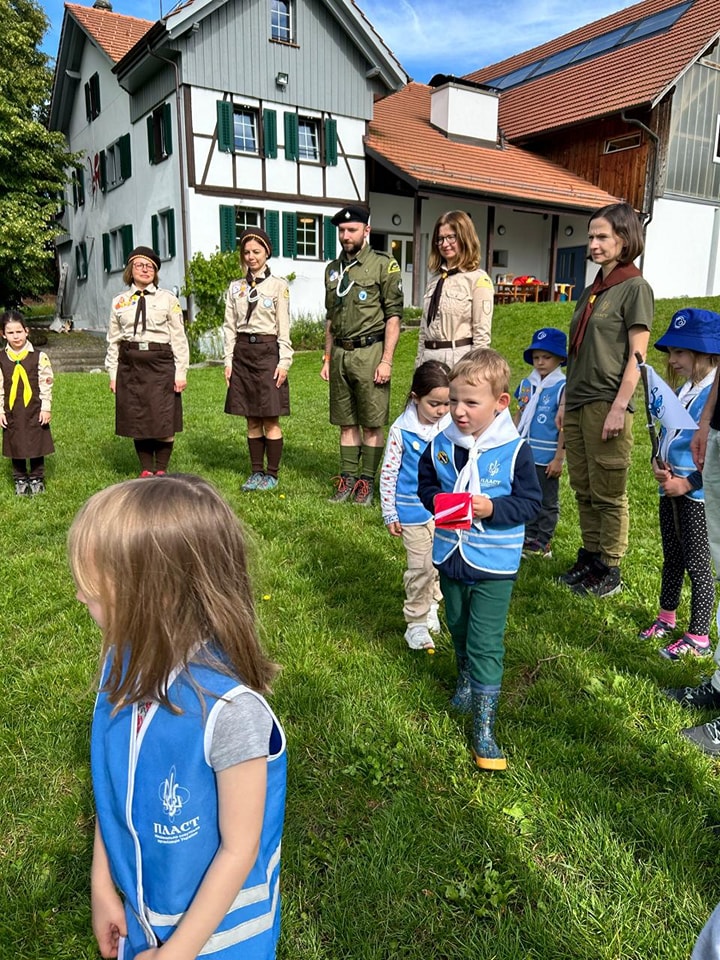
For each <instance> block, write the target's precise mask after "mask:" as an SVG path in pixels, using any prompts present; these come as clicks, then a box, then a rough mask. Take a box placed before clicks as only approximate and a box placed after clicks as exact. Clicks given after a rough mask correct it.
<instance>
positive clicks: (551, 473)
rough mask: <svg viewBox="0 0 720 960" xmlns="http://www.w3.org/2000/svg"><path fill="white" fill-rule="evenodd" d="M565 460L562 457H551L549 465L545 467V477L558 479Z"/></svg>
mask: <svg viewBox="0 0 720 960" xmlns="http://www.w3.org/2000/svg"><path fill="white" fill-rule="evenodd" d="M564 463H565V460H564V459H563V458H562V457H553V458H552V460H551V461H550V463H549V464H548V465H547V466H546V467H545V476H546V477H559V476H560V474H561V473H562V471H563V464H564Z"/></svg>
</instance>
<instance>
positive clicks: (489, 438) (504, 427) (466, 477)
mask: <svg viewBox="0 0 720 960" xmlns="http://www.w3.org/2000/svg"><path fill="white" fill-rule="evenodd" d="M445 436H446V437H447V438H448V439H449V440H451V441H452V442H453V443H454V444H455V446H456V447H464V448H465V449H466V450H467V451H468V461H467V463H466V464H465V466H464V467H463V468H462V470H461V471H460V473H459V474H458V478H457V480H456V481H455V486H454V487H453V492H454V493H464V492H465V491H466V490H467V491H469V492H470V493H472V494H478V493H480V492H481V489H480V473H479V471H478V466H477V462H478V459H479V458H480V456H481V455H482V454H483V453H485V451H486V450H492V449H493V447H501V446H502V445H503V444H505V443H509V442H510V441H511V440H517V439H518V432H517V430H516V428H515V424H514V423H513V422H512V417H511V416H510V411H509V410H507V409H505V410H501V411H500V413H499V414H498V415H497V416H496V417H495V419H494V420H493V422H492V423H491V424H490V426H489V427H487V428H486V429H485V430H483V432H482V433H481V434H480V436H479V437H477V439H476V438H475V437H474V436H473V435H472V434H465V433H461V432H460V431H459V430H458V428H457V427H456V426H455V424H454V423H452V424H451V425H450V426H449V427H448V428H447V429H446V430H445Z"/></svg>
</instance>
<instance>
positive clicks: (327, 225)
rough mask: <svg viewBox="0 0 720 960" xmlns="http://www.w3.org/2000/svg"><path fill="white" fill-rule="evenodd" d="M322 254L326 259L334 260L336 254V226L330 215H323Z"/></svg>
mask: <svg viewBox="0 0 720 960" xmlns="http://www.w3.org/2000/svg"><path fill="white" fill-rule="evenodd" d="M323 256H324V257H325V259H326V260H334V259H335V257H336V256H337V227H336V226H335V225H334V224H333V222H332V217H323Z"/></svg>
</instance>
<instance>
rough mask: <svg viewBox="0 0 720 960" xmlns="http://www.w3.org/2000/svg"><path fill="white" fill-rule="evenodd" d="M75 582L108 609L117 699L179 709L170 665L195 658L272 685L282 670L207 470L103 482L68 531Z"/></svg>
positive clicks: (231, 523)
mask: <svg viewBox="0 0 720 960" xmlns="http://www.w3.org/2000/svg"><path fill="white" fill-rule="evenodd" d="M68 554H69V559H70V566H71V569H72V573H73V576H74V578H75V582H76V584H77V586H78V587H79V589H80V590H81V591H82V593H83V594H84V595H85V597H87V598H89V599H94V600H97V601H98V602H99V603H100V605H101V607H102V610H103V616H104V624H103V645H102V654H103V657H102V659H103V660H104V658H105V655H106V654H108V653H110V656H111V665H110V670H109V672H108V675H107V678H106V680H105V684H104V686H103V690H104V691H105V692H106V693H107V696H108V699H109V700H110V702H111V703H112V704H114V705H115V707H116V709H119V708H120V707H123V706H127V705H129V704H132V703H138V702H144V701H146V700H156V701H158V702H159V703H162V704H163V705H164V706H166V707H168V708H169V709H171V710H176V709H177V708H176V707H174V706H173V704H172V703H171V701H170V699H169V696H168V687H169V685H170V680H171V674H172V672H173V671H174V670H176V669H178V668H180V669H182V668H184V667H186V666H187V665H188V664H189V663H191V662H194V663H204V664H208V665H210V666H212V667H214V668H216V669H219V670H220V671H222V672H224V673H226V674H229V675H233V676H235V675H237V676H238V677H239V678H240V679H242V681H243V682H244V683H246V684H247V685H248V686H249V687H252V688H253V689H254V690H257V691H259V692H264V691H266V690H267V689H268V685H269V683H270V680H271V679H272V677H273V675H274V674H275V672H276V669H277V668H276V667H275V665H274V664H272V663H271V662H270V661H269V660H268V659H267V657H266V656H265V654H264V652H263V651H262V648H261V647H260V643H259V640H258V636H257V631H256V628H255V611H254V605H253V598H252V591H251V586H250V579H249V576H248V571H247V565H246V560H245V542H244V538H243V534H242V530H241V528H240V524H239V522H238V520H237V518H236V516H235V514H234V513H233V512H232V510H231V509H230V507H229V506H228V504H227V503H226V502H225V501H224V500H223V499H222V497H221V496H220V495H219V494H218V493H217V491H216V490H215V489H214V487H212V486H211V485H210V484H209V483H207V482H206V481H205V480H202V479H201V478H200V477H193V476H182V475H175V476H161V477H153V478H146V479H142V480H139V479H138V480H128V481H126V482H124V483H118V484H115V485H114V486H112V487H108V488H106V489H105V490H101V491H100V492H99V493H96V494H95V495H94V496H92V497H91V498H90V499H89V500H88V501H87V503H86V504H85V505H84V506H83V507H82V508H81V509H80V511H79V512H78V514H77V516H76V517H75V520H74V521H73V524H72V526H71V527H70V532H69V534H68Z"/></svg>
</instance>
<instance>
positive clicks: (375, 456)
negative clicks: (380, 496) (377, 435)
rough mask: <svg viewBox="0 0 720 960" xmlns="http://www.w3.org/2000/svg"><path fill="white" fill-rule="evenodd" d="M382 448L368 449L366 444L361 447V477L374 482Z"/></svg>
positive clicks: (380, 460) (380, 461)
mask: <svg viewBox="0 0 720 960" xmlns="http://www.w3.org/2000/svg"><path fill="white" fill-rule="evenodd" d="M383 449H384V448H383V447H369V446H368V445H367V444H366V443H364V444H363V445H362V470H361V471H360V476H361V477H367V478H368V480H374V479H375V474H376V473H377V472H378V467H379V466H380V464H381V463H382V457H383Z"/></svg>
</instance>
